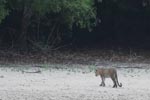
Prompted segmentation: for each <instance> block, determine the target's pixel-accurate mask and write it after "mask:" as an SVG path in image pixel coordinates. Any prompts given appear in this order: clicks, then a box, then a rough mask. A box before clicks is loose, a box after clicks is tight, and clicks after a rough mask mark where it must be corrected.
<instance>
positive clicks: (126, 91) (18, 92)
mask: <svg viewBox="0 0 150 100" xmlns="http://www.w3.org/2000/svg"><path fill="white" fill-rule="evenodd" d="M33 69H34V68H29V69H28V70H27V71H32V70H33ZM41 70H42V73H22V72H21V70H20V69H17V68H0V75H2V76H4V77H1V78H0V100H150V70H149V69H132V68H128V69H123V68H119V69H117V70H118V78H119V82H121V83H122V84H123V87H121V88H120V87H119V88H112V85H113V83H112V81H111V80H110V79H106V87H100V86H99V84H100V82H101V80H100V78H99V77H95V74H94V72H93V71H92V72H88V71H85V70H84V69H82V70H81V69H75V70H73V71H72V70H66V69H59V70H58V69H41Z"/></svg>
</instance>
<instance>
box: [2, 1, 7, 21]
mask: <svg viewBox="0 0 150 100" xmlns="http://www.w3.org/2000/svg"><path fill="white" fill-rule="evenodd" d="M5 3H6V1H5V0H0V23H1V21H2V20H3V19H4V18H5V16H6V15H7V14H8V10H6V8H5Z"/></svg>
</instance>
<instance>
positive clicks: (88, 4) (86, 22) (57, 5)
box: [33, 0, 96, 28]
mask: <svg viewBox="0 0 150 100" xmlns="http://www.w3.org/2000/svg"><path fill="white" fill-rule="evenodd" d="M33 9H34V10H35V11H36V12H38V13H39V14H40V15H44V14H46V13H57V14H58V15H59V20H61V23H62V24H66V25H68V27H69V28H71V27H72V25H73V24H74V23H76V25H78V26H80V27H81V28H86V27H87V28H90V26H91V25H92V26H93V25H95V23H94V22H95V19H96V12H95V8H94V0H34V3H33ZM91 19H93V21H91Z"/></svg>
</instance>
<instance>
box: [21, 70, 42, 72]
mask: <svg viewBox="0 0 150 100" xmlns="http://www.w3.org/2000/svg"><path fill="white" fill-rule="evenodd" d="M22 73H41V70H37V71H24V70H23V71H22Z"/></svg>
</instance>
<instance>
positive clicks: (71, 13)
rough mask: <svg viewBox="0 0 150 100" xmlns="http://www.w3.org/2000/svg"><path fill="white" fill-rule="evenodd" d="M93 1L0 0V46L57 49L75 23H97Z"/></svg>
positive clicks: (89, 24)
mask: <svg viewBox="0 0 150 100" xmlns="http://www.w3.org/2000/svg"><path fill="white" fill-rule="evenodd" d="M95 20H96V9H95V7H94V1H93V0H0V22H1V25H0V40H1V41H0V45H1V47H2V46H7V47H10V48H18V49H22V50H26V49H41V50H42V49H55V48H56V47H58V46H61V44H62V43H63V44H65V43H64V42H65V41H67V40H68V39H69V38H71V37H72V32H71V31H72V28H73V26H75V27H79V28H87V29H88V30H91V28H92V27H93V26H95V24H96V23H95V22H96V21H95Z"/></svg>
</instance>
